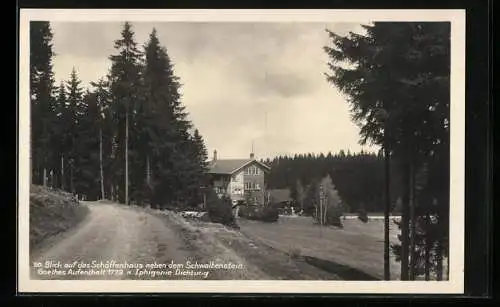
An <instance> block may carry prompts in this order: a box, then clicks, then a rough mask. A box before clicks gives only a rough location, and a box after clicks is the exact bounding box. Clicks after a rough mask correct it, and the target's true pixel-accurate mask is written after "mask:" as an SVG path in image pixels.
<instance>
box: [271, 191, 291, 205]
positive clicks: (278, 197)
mask: <svg viewBox="0 0 500 307" xmlns="http://www.w3.org/2000/svg"><path fill="white" fill-rule="evenodd" d="M268 192H269V194H270V196H271V198H272V200H273V201H274V202H277V203H281V202H285V201H292V200H293V199H292V196H291V195H290V193H291V192H290V190H289V189H272V190H268Z"/></svg>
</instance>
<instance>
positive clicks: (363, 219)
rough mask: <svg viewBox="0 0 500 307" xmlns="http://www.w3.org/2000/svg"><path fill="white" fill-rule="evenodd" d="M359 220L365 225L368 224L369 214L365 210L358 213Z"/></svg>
mask: <svg viewBox="0 0 500 307" xmlns="http://www.w3.org/2000/svg"><path fill="white" fill-rule="evenodd" d="M358 220H360V221H361V222H363V223H368V213H366V211H365V210H364V209H361V210H359V211H358Z"/></svg>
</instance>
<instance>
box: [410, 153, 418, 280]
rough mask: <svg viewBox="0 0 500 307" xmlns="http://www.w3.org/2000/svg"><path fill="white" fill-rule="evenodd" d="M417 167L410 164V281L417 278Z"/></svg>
mask: <svg viewBox="0 0 500 307" xmlns="http://www.w3.org/2000/svg"><path fill="white" fill-rule="evenodd" d="M415 224H416V216H415V166H414V165H413V162H412V163H411V164H410V280H415V278H416V262H417V261H416V260H417V259H416V250H415V247H416V246H415V231H416V225H415Z"/></svg>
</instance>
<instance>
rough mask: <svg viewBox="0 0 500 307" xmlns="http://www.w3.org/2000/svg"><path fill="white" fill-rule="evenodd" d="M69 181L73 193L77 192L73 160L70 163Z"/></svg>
mask: <svg viewBox="0 0 500 307" xmlns="http://www.w3.org/2000/svg"><path fill="white" fill-rule="evenodd" d="M69 182H70V187H71V193H73V194H75V184H74V181H73V161H71V163H70V165H69Z"/></svg>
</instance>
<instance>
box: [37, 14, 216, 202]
mask: <svg viewBox="0 0 500 307" xmlns="http://www.w3.org/2000/svg"><path fill="white" fill-rule="evenodd" d="M30 35H31V37H30V39H31V76H30V77H31V79H30V81H31V98H32V99H31V103H32V133H33V134H32V176H33V182H34V183H36V184H47V185H51V186H54V187H58V188H62V189H64V190H67V191H70V192H72V193H74V194H78V195H82V196H84V197H85V198H86V199H88V200H96V199H101V198H106V199H110V200H115V201H119V202H121V203H124V202H125V198H126V196H128V202H129V203H135V204H139V205H142V204H151V205H152V206H153V207H159V208H167V207H168V208H180V207H186V206H189V205H192V206H195V205H198V204H199V203H201V202H202V201H203V197H202V194H201V192H200V186H201V185H202V183H203V182H204V174H205V171H206V167H207V164H206V163H207V161H206V160H207V152H206V148H205V144H204V140H203V137H202V136H201V134H200V132H199V131H198V130H197V129H195V128H194V127H193V125H192V123H191V122H190V121H189V119H188V113H187V112H186V110H185V108H184V106H183V104H182V101H181V95H180V92H179V90H180V81H179V78H178V77H177V76H175V74H174V69H173V64H172V62H171V60H170V58H169V56H168V54H167V51H166V49H165V48H164V47H162V46H161V45H160V42H159V41H158V38H157V36H156V31H155V30H154V29H153V31H152V33H151V35H150V37H149V40H148V42H147V43H146V44H145V46H144V50H140V48H139V47H138V44H137V43H136V41H135V38H134V32H133V29H132V26H131V24H130V23H128V22H126V23H125V24H124V27H123V30H122V32H121V37H120V38H119V39H117V40H116V41H115V45H114V46H115V49H116V54H114V55H111V56H110V60H111V69H110V71H109V75H107V76H104V77H103V78H100V79H99V80H96V81H95V82H91V84H90V88H87V89H85V88H84V86H83V85H82V82H81V81H80V79H79V77H78V72H77V71H76V70H75V69H73V71H72V73H71V75H70V76H69V80H68V81H67V82H64V83H62V84H61V85H60V86H59V87H58V88H56V87H54V86H53V83H54V81H53V73H52V57H53V56H54V54H53V52H52V42H51V40H52V33H51V30H50V24H49V23H48V22H34V23H32V24H31V29H30ZM127 168H128V176H126V175H127V172H126V171H127ZM44 178H45V180H44ZM127 187H128V195H126V194H127V193H126V190H127Z"/></svg>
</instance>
